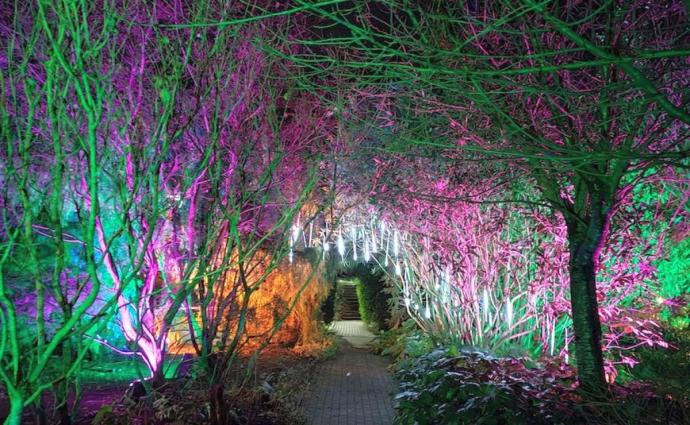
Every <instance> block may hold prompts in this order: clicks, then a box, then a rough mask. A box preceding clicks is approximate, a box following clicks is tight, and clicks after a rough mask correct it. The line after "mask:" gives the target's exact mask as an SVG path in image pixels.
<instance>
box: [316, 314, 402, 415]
mask: <svg viewBox="0 0 690 425" xmlns="http://www.w3.org/2000/svg"><path fill="white" fill-rule="evenodd" d="M347 322H355V321H347ZM336 325H338V323H337V322H336ZM361 326H362V327H363V329H364V330H366V327H364V325H363V324H361ZM334 328H335V329H336V332H337V333H338V334H339V335H342V336H343V337H345V336H346V335H343V334H341V333H340V332H344V333H346V334H347V333H354V334H355V336H352V335H347V336H349V337H350V338H355V342H357V343H358V344H364V345H366V343H368V342H370V341H371V339H373V335H371V333H369V335H370V336H369V335H361V333H362V332H361V329H362V328H361V327H360V324H357V323H345V324H340V326H334ZM367 332H368V331H367ZM357 338H359V339H357ZM365 338H369V339H368V341H367V342H366V343H363V342H362V341H365ZM388 364H389V362H388V361H387V359H386V358H385V357H381V356H377V355H375V354H372V353H370V352H369V351H368V350H366V349H364V348H355V347H353V346H352V345H351V344H350V343H348V342H347V340H341V344H340V349H339V351H338V353H337V354H336V355H335V357H334V358H333V359H331V360H328V361H326V362H324V363H323V364H321V365H319V366H318V367H317V369H316V371H315V374H314V382H313V383H312V387H311V391H310V392H309V394H308V395H307V397H306V398H305V400H304V401H303V406H304V408H305V411H306V413H307V417H308V418H309V420H310V424H311V425H390V424H392V423H393V417H394V410H393V400H392V397H393V393H394V392H395V391H396V389H397V387H396V384H395V381H394V380H393V378H392V377H391V375H390V374H389V373H388V371H387V370H386V367H387V366H388Z"/></svg>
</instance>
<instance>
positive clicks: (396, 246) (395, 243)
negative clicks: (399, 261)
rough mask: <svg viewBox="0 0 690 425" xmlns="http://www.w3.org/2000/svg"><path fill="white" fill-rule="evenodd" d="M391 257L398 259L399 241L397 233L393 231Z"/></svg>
mask: <svg viewBox="0 0 690 425" xmlns="http://www.w3.org/2000/svg"><path fill="white" fill-rule="evenodd" d="M393 255H394V256H395V258H398V256H399V255H400V241H399V240H398V231H397V230H396V231H395V234H394V235H393Z"/></svg>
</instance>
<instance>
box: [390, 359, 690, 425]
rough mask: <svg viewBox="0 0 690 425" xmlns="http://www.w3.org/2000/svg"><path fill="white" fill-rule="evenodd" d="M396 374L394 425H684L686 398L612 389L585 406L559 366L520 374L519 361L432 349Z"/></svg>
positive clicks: (570, 375) (644, 389)
mask: <svg viewBox="0 0 690 425" xmlns="http://www.w3.org/2000/svg"><path fill="white" fill-rule="evenodd" d="M404 365H405V366H403V367H401V368H400V369H399V371H398V372H397V377H398V379H399V380H400V382H401V392H400V393H399V394H398V395H397V397H396V402H397V409H398V416H397V418H396V424H398V425H412V424H419V425H432V424H458V425H459V424H582V423H588V424H650V423H668V424H683V423H687V421H688V419H690V416H688V412H689V410H688V399H687V398H685V399H676V398H673V397H668V396H663V395H659V394H658V393H657V391H656V390H655V389H654V387H653V386H652V385H649V384H641V383H631V384H629V385H627V386H623V385H616V386H613V387H612V389H611V393H610V394H609V398H608V399H606V400H601V401H599V402H593V401H587V400H588V399H587V398H586V397H583V395H582V393H581V392H579V391H577V385H576V384H575V382H576V380H575V373H574V370H573V369H572V368H571V367H569V366H567V365H564V364H560V363H547V364H542V365H539V366H538V367H531V368H530V367H527V366H526V365H525V362H524V361H523V359H520V358H512V357H503V358H500V357H495V356H492V355H490V354H487V353H484V352H480V351H476V350H472V349H462V350H458V349H456V348H451V349H447V348H443V349H441V348H439V349H436V350H434V351H431V352H430V353H428V354H425V355H423V356H421V357H418V358H416V359H415V360H413V361H412V362H409V363H408V362H406V363H404Z"/></svg>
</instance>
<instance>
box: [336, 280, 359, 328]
mask: <svg viewBox="0 0 690 425" xmlns="http://www.w3.org/2000/svg"><path fill="white" fill-rule="evenodd" d="M341 291H342V292H341V293H340V320H360V319H361V317H360V316H359V301H358V300H357V287H356V286H355V285H353V284H349V283H343V284H342V290H341Z"/></svg>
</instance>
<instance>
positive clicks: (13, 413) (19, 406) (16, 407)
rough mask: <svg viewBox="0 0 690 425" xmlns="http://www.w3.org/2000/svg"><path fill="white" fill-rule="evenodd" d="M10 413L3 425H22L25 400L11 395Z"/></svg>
mask: <svg viewBox="0 0 690 425" xmlns="http://www.w3.org/2000/svg"><path fill="white" fill-rule="evenodd" d="M9 402H10V411H9V412H8V414H7V417H6V418H5V420H4V422H3V425H20V424H21V423H22V412H24V400H22V398H21V397H19V396H18V395H14V396H13V395H12V394H10V397H9Z"/></svg>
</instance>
